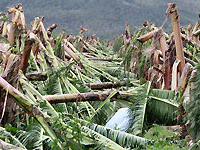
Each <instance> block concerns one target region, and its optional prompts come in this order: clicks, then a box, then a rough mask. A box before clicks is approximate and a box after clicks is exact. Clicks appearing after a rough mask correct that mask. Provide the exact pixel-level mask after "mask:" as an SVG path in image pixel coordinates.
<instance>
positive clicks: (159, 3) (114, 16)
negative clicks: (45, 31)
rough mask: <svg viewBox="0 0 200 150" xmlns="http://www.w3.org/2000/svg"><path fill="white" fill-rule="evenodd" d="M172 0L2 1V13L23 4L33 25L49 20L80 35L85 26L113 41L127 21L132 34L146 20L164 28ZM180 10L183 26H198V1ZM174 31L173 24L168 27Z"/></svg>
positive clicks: (182, 2) (183, 1)
mask: <svg viewBox="0 0 200 150" xmlns="http://www.w3.org/2000/svg"><path fill="white" fill-rule="evenodd" d="M168 2H170V1H169V0H139V1H138V0H109V1H108V0H67V1H66V0H57V1H53V0H43V1H41V0H34V1H32V0H9V1H7V0H1V1H0V10H1V11H3V12H6V11H7V7H10V6H13V5H16V4H18V3H22V4H23V5H24V7H23V10H24V12H25V17H26V22H27V24H29V23H30V22H31V21H32V20H33V19H34V17H36V16H45V20H44V25H45V26H46V27H47V26H50V25H51V24H52V23H56V24H57V25H58V28H60V29H62V28H64V29H66V31H68V32H69V33H74V34H77V32H78V31H79V27H80V26H81V25H82V26H83V27H85V28H88V29H89V32H88V34H90V35H91V34H96V35H97V37H100V38H104V39H108V38H109V39H113V36H114V35H115V34H121V33H122V31H123V30H124V24H125V22H126V21H127V22H128V23H129V24H130V26H131V27H132V30H134V27H135V26H139V25H141V24H142V23H143V22H144V21H145V20H147V21H149V22H154V23H155V24H156V26H161V24H162V22H163V20H164V18H165V15H164V14H165V10H166V8H167V3H168ZM171 2H175V3H176V4H177V5H178V7H179V14H180V16H181V25H182V26H186V25H188V24H189V23H192V24H195V22H196V21H197V19H198V14H199V13H200V2H199V1H198V0H189V1H188V0H173V1H171ZM166 29H167V30H168V31H170V30H171V29H172V28H171V25H170V23H168V24H166V25H165V31H166Z"/></svg>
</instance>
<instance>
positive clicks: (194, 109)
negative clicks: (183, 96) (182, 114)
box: [188, 63, 200, 149]
mask: <svg viewBox="0 0 200 150" xmlns="http://www.w3.org/2000/svg"><path fill="white" fill-rule="evenodd" d="M192 82H193V85H194V86H193V89H192V91H191V93H190V96H191V100H190V103H189V107H188V112H189V113H188V119H189V124H190V131H191V133H192V138H193V140H194V142H197V143H198V141H199V140H200V134H199V133H200V128H199V126H200V122H199V120H200V107H199V106H200V93H199V91H200V86H199V84H200V64H199V63H198V65H197V72H196V74H195V77H194V79H193V80H192ZM196 146H197V147H198V148H197V149H199V145H198V144H197V145H196Z"/></svg>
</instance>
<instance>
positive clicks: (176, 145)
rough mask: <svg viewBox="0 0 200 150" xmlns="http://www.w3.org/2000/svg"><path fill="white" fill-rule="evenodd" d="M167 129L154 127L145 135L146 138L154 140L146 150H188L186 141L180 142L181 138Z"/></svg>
mask: <svg viewBox="0 0 200 150" xmlns="http://www.w3.org/2000/svg"><path fill="white" fill-rule="evenodd" d="M176 134H177V133H174V132H172V131H170V130H168V129H167V128H166V127H162V126H158V125H154V126H153V127H152V128H151V129H150V130H149V131H148V132H147V133H145V135H144V137H145V138H147V139H151V140H153V141H152V142H149V144H148V145H147V146H146V149H152V150H160V149H162V150H177V149H182V150H187V149H188V147H186V142H187V141H186V140H180V139H179V137H178V136H177V135H176Z"/></svg>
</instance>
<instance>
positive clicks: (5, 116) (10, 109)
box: [0, 54, 21, 126]
mask: <svg viewBox="0 0 200 150" xmlns="http://www.w3.org/2000/svg"><path fill="white" fill-rule="evenodd" d="M20 61H21V60H20V56H18V55H14V54H8V55H7V56H6V60H5V62H4V64H3V66H4V69H3V71H2V73H1V77H3V78H4V79H5V80H6V81H7V82H9V83H10V84H11V85H12V86H13V87H15V88H17V85H18V84H17V82H18V78H19V67H20ZM5 88H9V87H5ZM6 95H7V96H6ZM16 114H17V110H16V103H15V102H14V101H13V97H12V96H10V95H9V94H8V93H6V92H5V90H4V89H1V90H0V121H1V123H0V124H1V125H2V126H4V125H5V124H9V123H11V122H12V121H14V119H15V117H16ZM1 119H2V120H1Z"/></svg>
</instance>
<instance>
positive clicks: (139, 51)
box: [0, 3, 200, 149]
mask: <svg viewBox="0 0 200 150" xmlns="http://www.w3.org/2000/svg"><path fill="white" fill-rule="evenodd" d="M10 18H11V19H10ZM170 18H171V22H172V28H173V32H172V33H171V34H167V33H165V32H164V31H163V28H162V27H163V26H164V24H165V22H166V21H167V20H170ZM43 21H44V17H36V18H35V19H34V21H33V22H32V23H31V27H30V29H28V28H27V25H26V21H25V17H24V12H23V6H22V4H18V5H17V6H15V7H11V8H9V9H8V12H7V14H4V13H1V14H0V72H1V76H0V87H1V88H0V124H1V127H0V147H1V148H3V149H4V148H5V149H8V148H13V149H14V148H18V149H133V148H138V149H145V148H148V149H156V148H159V149H164V148H166V149H167V148H169V149H188V148H190V149H198V148H199V141H200V137H199V128H198V127H199V121H198V120H199V119H198V118H199V117H198V116H199V112H200V110H199V108H198V104H199V102H200V100H199V89H198V88H199V86H198V85H199V81H200V79H199V75H198V74H199V72H200V67H199V66H200V65H199V55H198V54H199V47H200V42H199V40H200V36H199V35H200V22H199V21H198V22H197V23H196V25H195V26H194V27H193V26H192V25H191V24H190V25H188V27H186V28H181V27H180V16H179V15H178V9H177V6H176V4H174V3H169V4H168V8H167V9H166V19H165V20H164V22H163V25H162V26H161V27H156V26H155V25H154V24H151V23H149V22H147V21H145V22H144V23H143V25H141V26H140V27H138V28H137V29H136V30H135V31H134V32H133V33H132V32H131V31H130V27H129V24H128V23H126V28H125V31H124V32H123V34H122V35H117V36H115V39H114V42H110V41H107V40H100V39H99V38H96V37H95V35H92V36H90V37H88V36H85V35H84V32H87V29H85V28H84V27H82V26H81V27H80V33H79V35H73V34H69V35H68V34H67V33H65V32H63V33H61V34H58V35H54V34H52V33H53V31H54V30H55V29H56V28H57V25H56V24H52V26H50V27H48V28H47V29H45V27H44V24H43ZM127 107H128V108H129V109H127V110H130V112H127V113H129V114H130V116H129V117H131V118H132V119H131V121H130V122H129V129H127V130H126V132H124V131H121V130H120V129H119V128H118V127H117V124H116V127H115V128H108V127H105V125H106V124H107V123H108V121H109V120H112V119H111V118H112V117H113V116H114V115H115V113H116V112H117V111H118V110H119V109H121V108H127ZM115 120H116V118H115ZM111 124H112V122H111ZM158 130H159V132H158ZM173 132H174V133H173Z"/></svg>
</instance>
